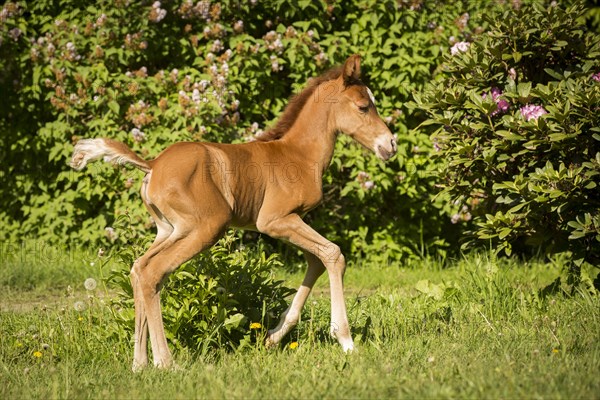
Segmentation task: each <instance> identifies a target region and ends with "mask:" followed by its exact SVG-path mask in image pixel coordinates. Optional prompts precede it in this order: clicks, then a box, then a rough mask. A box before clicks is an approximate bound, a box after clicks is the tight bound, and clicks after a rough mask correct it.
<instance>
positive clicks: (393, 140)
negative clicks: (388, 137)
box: [392, 138, 396, 153]
mask: <svg viewBox="0 0 600 400" xmlns="http://www.w3.org/2000/svg"><path fill="white" fill-rule="evenodd" d="M392 151H393V152H394V153H395V152H396V139H394V138H392Z"/></svg>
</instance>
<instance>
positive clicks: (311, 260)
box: [266, 251, 325, 347]
mask: <svg viewBox="0 0 600 400" xmlns="http://www.w3.org/2000/svg"><path fill="white" fill-rule="evenodd" d="M304 256H305V257H306V261H308V269H307V270H306V275H305V276H304V280H303V281H302V285H301V286H300V288H299V289H298V292H296V295H295V296H294V299H293V300H292V304H290V306H289V307H288V309H287V310H286V311H285V312H284V313H283V315H282V316H281V319H280V320H279V324H278V325H277V327H276V328H275V329H272V330H270V331H269V336H268V337H267V341H266V345H267V347H271V346H275V345H277V344H278V343H279V342H280V341H281V339H283V337H284V336H285V335H287V334H288V333H289V331H291V330H292V329H293V328H294V327H295V326H296V325H297V324H298V321H299V320H300V314H301V313H302V308H303V307H304V304H305V303H306V298H307V297H308V295H309V294H310V292H311V290H312V288H313V286H314V284H315V282H316V281H317V279H318V278H319V277H320V276H321V275H322V274H323V272H325V266H324V265H323V263H322V262H321V260H319V259H318V258H317V257H315V256H314V255H313V254H311V253H309V252H306V251H305V252H304Z"/></svg>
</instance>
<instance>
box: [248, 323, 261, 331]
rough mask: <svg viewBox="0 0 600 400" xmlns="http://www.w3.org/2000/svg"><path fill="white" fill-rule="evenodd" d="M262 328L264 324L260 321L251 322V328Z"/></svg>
mask: <svg viewBox="0 0 600 400" xmlns="http://www.w3.org/2000/svg"><path fill="white" fill-rule="evenodd" d="M260 328H262V325H261V324H260V322H253V323H251V324H250V329H260Z"/></svg>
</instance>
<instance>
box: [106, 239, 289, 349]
mask: <svg viewBox="0 0 600 400" xmlns="http://www.w3.org/2000/svg"><path fill="white" fill-rule="evenodd" d="M237 239H238V238H237V237H236V236H235V235H232V234H229V235H227V236H226V237H225V238H224V239H223V240H221V241H219V243H218V244H216V245H215V246H213V247H212V248H211V249H210V250H208V251H207V252H204V253H202V254H200V255H198V256H197V257H195V258H194V259H193V260H191V261H189V262H187V263H185V264H184V265H183V266H181V267H180V268H179V269H177V270H176V271H175V272H174V273H173V275H171V277H170V278H169V279H168V281H167V283H166V284H165V287H164V288H163V290H162V292H161V304H162V314H163V319H164V325H165V333H166V336H167V339H168V340H169V341H170V342H171V343H172V344H173V345H175V346H176V347H177V348H182V347H186V348H190V349H194V350H198V351H200V352H201V353H206V352H207V351H208V350H210V349H214V348H223V347H226V348H230V349H237V348H240V347H243V346H247V345H250V344H252V343H259V342H260V343H262V341H263V340H264V338H265V335H266V328H268V327H271V328H273V327H274V326H275V325H276V324H277V322H278V318H279V316H280V315H281V314H282V313H283V311H285V309H286V307H287V305H286V300H285V298H286V297H288V296H289V295H291V294H292V293H294V292H295V290H292V289H289V288H287V287H285V286H283V285H282V283H283V282H282V281H280V280H276V279H275V278H274V277H273V269H275V268H277V267H280V266H281V261H279V259H278V257H277V256H276V255H271V256H268V257H267V256H266V255H265V252H264V249H263V248H262V247H261V246H252V247H251V248H249V249H245V248H244V246H243V245H241V244H240V243H239V240H237ZM142 247H145V246H142ZM141 250H142V248H135V247H133V248H131V249H129V250H125V251H121V252H119V255H120V257H121V258H122V259H123V261H124V264H123V265H124V267H123V268H122V269H117V270H113V271H112V272H111V274H110V277H109V278H108V280H107V283H108V287H109V288H114V289H116V290H117V293H118V297H117V298H116V300H115V301H114V302H113V304H112V309H113V310H116V312H115V313H114V314H115V316H116V318H115V321H116V322H117V324H116V325H115V326H113V328H112V329H113V330H114V331H115V332H116V333H115V334H116V335H117V336H119V337H122V336H123V335H124V333H125V332H130V333H131V334H132V332H133V331H132V330H133V327H134V319H135V318H134V317H135V314H134V309H133V293H132V290H131V285H130V282H129V270H130V268H131V265H132V264H133V260H134V259H135V257H136V254H137V253H139V252H140V251H141Z"/></svg>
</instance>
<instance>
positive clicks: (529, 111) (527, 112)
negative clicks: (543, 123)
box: [521, 104, 548, 121]
mask: <svg viewBox="0 0 600 400" xmlns="http://www.w3.org/2000/svg"><path fill="white" fill-rule="evenodd" d="M544 114H548V112H547V111H546V110H544V107H542V106H536V105H534V104H527V105H526V106H523V107H521V115H522V116H523V118H525V121H529V120H532V119H538V118H539V117H541V116H542V115H544Z"/></svg>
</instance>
